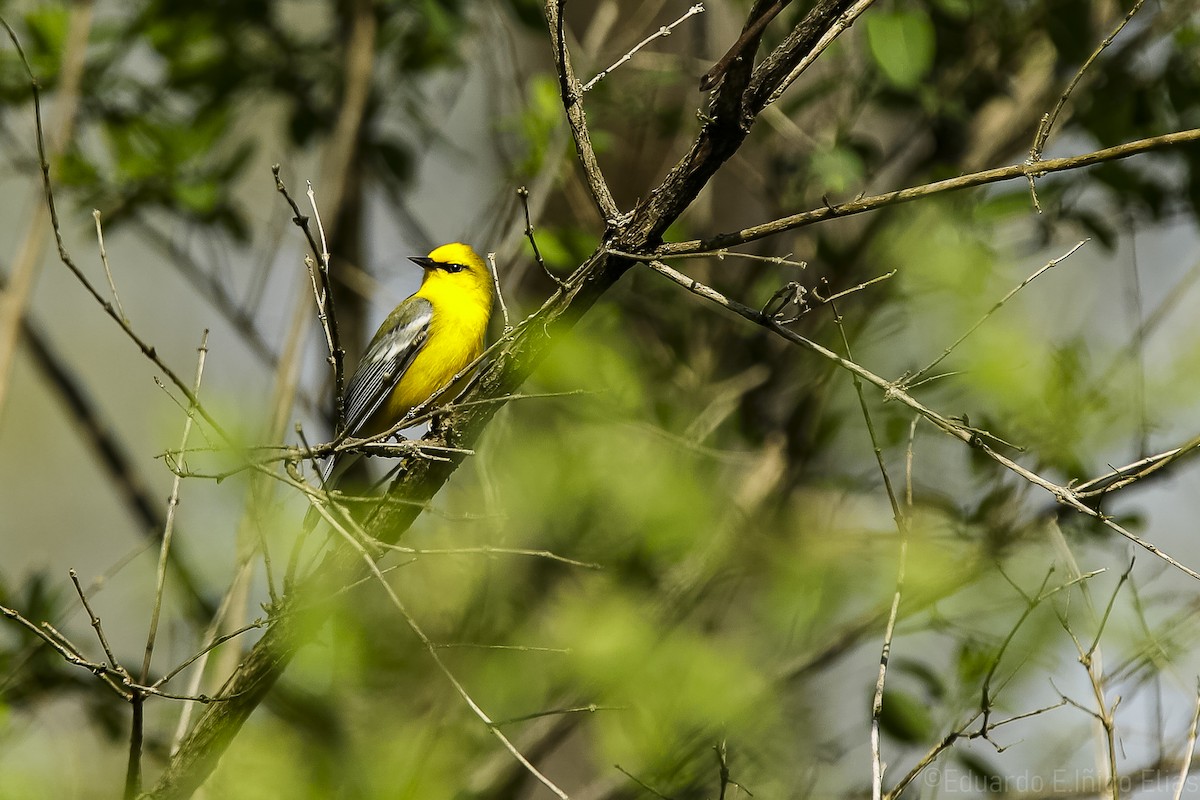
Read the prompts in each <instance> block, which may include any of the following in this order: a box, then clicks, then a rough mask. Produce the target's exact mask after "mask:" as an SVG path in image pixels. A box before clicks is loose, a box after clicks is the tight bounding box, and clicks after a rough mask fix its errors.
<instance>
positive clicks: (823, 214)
mask: <svg viewBox="0 0 1200 800" xmlns="http://www.w3.org/2000/svg"><path fill="white" fill-rule="evenodd" d="M1195 141H1200V128H1191V129H1189V130H1185V131H1179V132H1177V133H1167V134H1163V135H1161V136H1152V137H1149V138H1147V139H1137V140H1135V141H1132V142H1126V143H1125V144H1120V145H1116V146H1115V147H1105V148H1103V149H1101V150H1094V151H1092V152H1090V153H1084V154H1082V155H1078V156H1070V157H1067V158H1051V159H1048V160H1046V161H1039V162H1038V163H1037V164H1027V163H1023V164H1012V165H1010V166H1007V167H997V168H995V169H988V170H983V171H982V172H972V173H969V174H967V175H960V176H959V177H957V178H947V179H946V180H941V181H934V182H933V183H926V184H921V185H920V186H911V187H909V188H907V189H897V190H896V191H893V192H887V193H885V194H878V195H872V196H870V197H860V198H857V199H855V200H851V201H850V202H847V203H839V204H837V205H827V206H824V207H822V208H817V209H813V210H811V211H804V212H801V213H799V214H792V215H790V216H786V217H780V218H779V219H776V220H772V221H770V222H764V223H762V224H761V225H753V226H751V227H749V228H743V229H742V230H740V231H733V232H731V233H721V234H717V235H716V236H712V237H709V238H707V239H692V240H690V241H686V242H672V243H669V244H664V245H661V246H660V247H658V248H657V249H656V250H655V251H654V255H655V256H657V257H659V258H670V257H674V256H678V255H682V254H684V253H706V252H712V251H714V250H720V249H722V248H726V247H736V246H737V245H741V244H746V243H747V242H753V241H756V240H758V239H763V238H766V237H767V236H772V235H774V234H777V233H783V232H784V231H790V230H795V229H796V228H803V227H806V226H808V225H812V224H814V223H817V222H822V221H824V220H827V219H838V218H840V217H849V216H852V215H854V214H862V213H865V212H867V211H875V210H876V209H879V208H885V207H887V206H894V205H899V204H900V203H908V202H910V201H912V200H917V199H919V198H922V197H930V196H932V195H935V194H941V193H943V192H953V191H957V190H959V189H970V188H973V187H975V186H984V185H987V184H990V183H998V182H1000V181H1007V180H1013V179H1014V178H1025V177H1028V176H1029V175H1033V176H1035V177H1040V176H1042V175H1048V174H1050V173H1053V172H1065V171H1068V170H1074V169H1080V168H1081V167H1089V166H1092V165H1093V164H1102V163H1105V162H1107V161H1116V160H1118V159H1122V158H1129V157H1130V156H1136V155H1140V154H1142V153H1149V152H1152V151H1154V150H1162V149H1165V148H1169V147H1174V146H1176V145H1180V144H1186V143H1188V142H1195Z"/></svg>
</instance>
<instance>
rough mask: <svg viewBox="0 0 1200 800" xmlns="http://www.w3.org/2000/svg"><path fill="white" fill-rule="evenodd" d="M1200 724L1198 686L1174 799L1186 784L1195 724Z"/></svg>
mask: <svg viewBox="0 0 1200 800" xmlns="http://www.w3.org/2000/svg"><path fill="white" fill-rule="evenodd" d="M1198 724H1200V686H1198V687H1197V689H1196V711H1195V713H1194V714H1192V727H1191V729H1190V730H1189V731H1188V738H1187V745H1186V748H1187V749H1186V752H1185V753H1184V755H1183V761H1182V762H1181V763H1180V765H1179V785H1178V786H1176V787H1175V797H1174V800H1180V798H1182V797H1183V788H1184V787H1185V786H1187V785H1188V773H1189V772H1191V770H1192V754H1193V753H1194V752H1195V750H1196V726H1197V725H1198Z"/></svg>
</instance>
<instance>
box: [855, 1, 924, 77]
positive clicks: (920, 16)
mask: <svg viewBox="0 0 1200 800" xmlns="http://www.w3.org/2000/svg"><path fill="white" fill-rule="evenodd" d="M864 22H865V24H866V30H867V44H868V46H869V47H870V49H871V57H872V58H874V59H875V63H876V64H877V65H878V66H879V69H880V71H881V72H882V73H883V75H884V77H885V78H887V80H888V81H889V82H890V83H891V84H893V85H894V86H896V87H897V88H900V89H913V88H915V87H916V86H917V84H919V83H920V82H921V79H922V78H923V77H925V74H926V73H927V72H929V68H930V67H932V66H933V53H934V35H933V23H931V22H930V21H929V17H928V16H927V15H926V14H925V12H923V11H896V12H894V13H891V14H867V15H865V17H864Z"/></svg>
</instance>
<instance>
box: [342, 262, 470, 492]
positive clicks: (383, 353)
mask: <svg viewBox="0 0 1200 800" xmlns="http://www.w3.org/2000/svg"><path fill="white" fill-rule="evenodd" d="M409 261H412V262H413V263H414V264H416V265H417V266H419V267H421V268H422V269H423V270H425V274H424V276H423V277H422V279H421V288H419V289H418V290H417V291H416V292H415V293H413V294H412V295H411V296H409V297H408V298H406V299H405V300H403V301H402V302H401V303H400V304H399V305H398V306H396V307H395V308H394V309H392V312H391V313H390V314H388V316H387V318H386V319H385V320H384V321H383V324H381V325H380V326H379V330H378V331H376V332H375V336H374V337H372V339H371V342H370V344H368V345H367V349H366V351H365V352H364V353H363V356H362V359H361V360H360V361H359V362H358V366H357V367H355V369H354V372H353V373H352V374H351V376H350V379H349V380H348V381H347V382H346V390H345V393H344V402H343V408H344V414H343V419H344V421H343V423H342V425H341V426H340V429H339V431H338V437H339V438H341V439H345V438H351V437H352V438H367V437H371V436H377V435H378V434H381V433H383V432H385V431H388V430H390V429H391V428H393V427H395V426H396V425H397V424H398V423H400V422H401V421H402V420H404V418H405V417H406V416H407V415H408V413H409V412H410V411H412V410H413V409H414V408H416V407H417V406H419V405H421V404H422V403H424V402H425V401H427V400H428V399H429V398H430V397H432V396H433V395H434V394H435V393H436V392H438V391H439V390H441V389H443V388H445V387H446V386H448V385H449V384H450V383H451V381H453V379H454V377H455V376H456V375H458V374H459V373H460V372H462V371H463V370H464V369H466V368H467V366H468V365H469V364H470V363H471V362H472V361H474V360H475V359H477V358H478V357H479V356H480V354H481V353H483V347H484V339H485V336H486V334H487V327H488V322H489V320H490V319H491V315H492V303H493V291H492V277H491V273H490V272H489V270H488V267H487V265H486V264H485V263H484V260H483V259H482V258H480V257H479V254H478V253H476V252H475V250H474V249H472V248H471V246H470V245H467V244H463V243H462V242H452V243H450V244H444V245H442V246H441V247H437V248H435V249H434V250H432V251H431V252H430V253H429V255H427V256H409ZM342 455H343V454H340V453H335V454H334V455H333V456H332V457H331V458H330V459H329V461H328V462H327V464H326V465H325V469H324V470H322V482H323V483H324V484H325V488H326V489H329V488H332V486H333V485H335V484H336V476H335V470H336V468H337V466H338V465H339V463H340V462H342V461H343V459H342V457H341V456H342Z"/></svg>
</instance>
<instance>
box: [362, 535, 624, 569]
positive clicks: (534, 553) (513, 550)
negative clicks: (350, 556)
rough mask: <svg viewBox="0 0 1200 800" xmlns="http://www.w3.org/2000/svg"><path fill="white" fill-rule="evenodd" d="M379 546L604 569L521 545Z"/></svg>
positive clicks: (416, 552)
mask: <svg viewBox="0 0 1200 800" xmlns="http://www.w3.org/2000/svg"><path fill="white" fill-rule="evenodd" d="M375 544H377V545H378V546H380V547H383V548H384V549H386V550H393V551H395V552H397V553H408V554H410V555H415V556H451V555H498V556H531V557H534V558H545V559H547V560H550V561H557V562H559V563H562V564H569V565H571V566H572V567H582V568H584V569H604V567H603V565H601V564H597V563H596V562H594V561H579V560H577V559H574V558H567V557H566V556H560V555H558V554H557V553H553V552H551V551H549V550H529V549H526V548H522V547H492V546H490V545H485V546H481V547H439V548H428V549H427V548H419V547H406V546H404V545H399V544H387V543H386V542H378V541H377V542H375Z"/></svg>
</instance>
